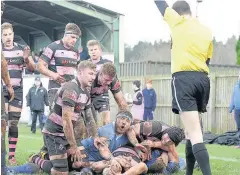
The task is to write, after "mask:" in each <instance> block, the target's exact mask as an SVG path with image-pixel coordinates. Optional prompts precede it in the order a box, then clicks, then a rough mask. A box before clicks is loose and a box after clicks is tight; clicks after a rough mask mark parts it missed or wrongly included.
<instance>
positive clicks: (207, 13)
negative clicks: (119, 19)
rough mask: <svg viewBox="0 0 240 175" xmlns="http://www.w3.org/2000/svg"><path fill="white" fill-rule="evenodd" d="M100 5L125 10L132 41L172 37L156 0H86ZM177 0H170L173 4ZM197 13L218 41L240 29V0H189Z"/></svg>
mask: <svg viewBox="0 0 240 175" xmlns="http://www.w3.org/2000/svg"><path fill="white" fill-rule="evenodd" d="M85 1H87V2H90V3H93V4H96V5H98V6H101V7H104V8H107V9H110V10H113V11H116V12H119V13H121V14H124V15H125V16H124V22H123V36H124V42H125V43H127V44H129V45H134V44H137V43H138V41H149V42H154V41H155V40H157V41H159V40H160V39H162V40H165V41H167V40H169V39H170V31H169V28H168V26H167V24H166V23H165V22H164V20H163V18H162V16H161V14H160V12H159V11H158V9H157V7H156V6H155V3H154V0H85ZM175 1H176V0H167V2H168V4H169V5H170V6H171V5H172V4H173V3H174V2H175ZM187 2H189V4H190V6H191V10H192V12H193V14H196V9H198V10H197V12H198V18H199V20H200V21H201V22H202V23H203V24H205V25H206V26H208V27H209V28H210V29H211V30H212V32H213V36H214V37H215V38H216V40H217V41H222V42H226V41H227V39H228V38H230V37H232V36H233V35H236V36H239V33H240V10H239V7H240V0H228V1H226V0H203V2H202V3H201V4H199V5H198V6H197V3H196V0H187Z"/></svg>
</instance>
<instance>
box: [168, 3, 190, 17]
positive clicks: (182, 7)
mask: <svg viewBox="0 0 240 175" xmlns="http://www.w3.org/2000/svg"><path fill="white" fill-rule="evenodd" d="M172 8H173V9H174V10H175V11H176V12H177V13H178V14H179V15H191V14H192V12H191V8H190V6H189V4H188V3H187V2H186V1H183V0H178V1H177V2H175V3H174V4H173V6H172Z"/></svg>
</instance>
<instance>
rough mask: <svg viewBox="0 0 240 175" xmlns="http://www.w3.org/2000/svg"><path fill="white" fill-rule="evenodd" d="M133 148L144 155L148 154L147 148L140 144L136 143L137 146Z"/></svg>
mask: <svg viewBox="0 0 240 175" xmlns="http://www.w3.org/2000/svg"><path fill="white" fill-rule="evenodd" d="M135 148H137V149H139V150H141V151H142V152H144V153H147V152H148V150H147V148H146V147H145V146H144V145H141V144H140V143H137V144H136V145H135Z"/></svg>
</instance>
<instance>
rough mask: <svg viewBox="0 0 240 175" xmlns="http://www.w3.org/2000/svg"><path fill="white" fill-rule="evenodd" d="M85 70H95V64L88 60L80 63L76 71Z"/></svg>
mask: <svg viewBox="0 0 240 175" xmlns="http://www.w3.org/2000/svg"><path fill="white" fill-rule="evenodd" d="M85 68H89V69H91V70H96V64H94V63H93V62H91V61H88V60H84V61H81V62H80V63H79V65H78V71H80V70H83V69H85Z"/></svg>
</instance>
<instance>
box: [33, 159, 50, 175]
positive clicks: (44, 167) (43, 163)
mask: <svg viewBox="0 0 240 175" xmlns="http://www.w3.org/2000/svg"><path fill="white" fill-rule="evenodd" d="M32 162H33V163H35V164H37V165H38V166H39V167H40V168H41V169H42V170H43V171H44V172H45V173H49V174H50V173H51V168H52V167H53V165H52V163H51V161H50V160H43V159H41V157H40V156H38V155H35V156H33V158H32Z"/></svg>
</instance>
